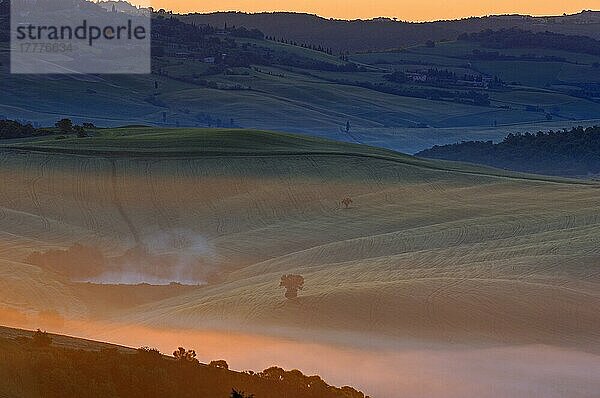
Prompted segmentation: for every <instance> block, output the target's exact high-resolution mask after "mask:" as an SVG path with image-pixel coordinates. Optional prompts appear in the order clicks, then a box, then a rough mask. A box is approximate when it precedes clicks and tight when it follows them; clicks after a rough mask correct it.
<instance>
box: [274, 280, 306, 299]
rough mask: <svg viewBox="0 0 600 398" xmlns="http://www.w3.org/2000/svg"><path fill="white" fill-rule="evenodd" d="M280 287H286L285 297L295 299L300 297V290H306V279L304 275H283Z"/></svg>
mask: <svg viewBox="0 0 600 398" xmlns="http://www.w3.org/2000/svg"><path fill="white" fill-rule="evenodd" d="M279 287H285V289H286V290H285V297H286V298H288V299H293V298H296V297H298V290H302V289H303V288H304V277H303V276H302V275H293V274H289V275H283V276H282V277H281V282H280V283H279Z"/></svg>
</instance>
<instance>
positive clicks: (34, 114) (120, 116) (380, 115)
mask: <svg viewBox="0 0 600 398" xmlns="http://www.w3.org/2000/svg"><path fill="white" fill-rule="evenodd" d="M1 10H2V8H0V11H1ZM259 16H260V15H258V16H247V17H248V18H250V17H252V18H254V17H256V18H258V17H259ZM1 17H2V16H1V15H0V18H1ZM240 17H241V16H240ZM588 17H589V21H588V22H586V23H583V22H585V21H586V18H588ZM269 18H270V19H275V20H276V21H279V20H280V19H281V21H287V19H288V18H292V19H294V18H301V16H297V15H292V16H287V15H279V14H274V15H269ZM310 18H313V17H310ZM314 18H316V17H314ZM563 18H565V19H563ZM569 18H572V19H574V21H575V22H573V23H571V22H568V23H567V22H565V21H570V20H571V19H569ZM577 18H579V19H577ZM594 18H595V13H584V14H581V15H579V16H572V17H557V18H556V21H557V22H556V23H555V24H552V23H548V24H543V26H559V27H564V26H567V25H568V26H573V27H574V28H573V31H571V30H568V31H565V32H563V33H567V34H587V33H586V32H579V31H577V29H584V28H586V27H589V26H592V27H593V26H595V25H593V20H594ZM496 19H498V20H500V21H504V20H508V21H515V20H516V21H521V22H519V23H518V24H516V25H515V26H518V27H521V28H523V29H530V30H534V31H535V30H536V29H537V27H539V26H538V25H540V23H539V22H540V21H539V20H538V19H535V18H534V19H531V18H521V17H512V18H511V17H498V18H496ZM496 19H494V18H489V19H485V18H484V19H481V20H479V19H474V20H465V21H449V22H447V23H446V22H444V23H446V24H448V25H449V26H457V27H462V26H463V25H464V26H465V28H464V29H463V28H456V29H457V30H456V33H457V34H456V35H445V36H446V38H447V39H448V41H443V42H442V41H437V42H436V43H435V46H434V47H430V46H428V45H422V44H418V43H415V45H414V46H411V47H404V46H400V47H403V48H402V49H398V46H394V48H396V49H395V50H392V51H383V50H377V48H378V47H376V46H375V47H372V48H370V49H369V51H368V52H363V53H351V54H347V55H344V57H343V59H341V58H340V57H339V56H338V55H337V54H335V53H331V52H329V51H327V49H325V50H323V49H321V51H319V49H318V47H315V48H316V49H314V48H312V47H311V46H307V44H306V43H303V42H301V41H294V40H292V39H291V38H290V39H285V41H284V42H282V40H281V38H280V37H272V34H268V33H266V32H267V31H265V34H268V35H269V36H270V37H269V39H268V40H267V39H265V38H262V39H261V36H260V35H261V34H262V33H259V34H256V32H255V33H252V34H250V33H248V31H247V30H246V31H240V30H239V29H241V28H239V26H240V25H237V26H238V27H236V28H234V27H233V25H232V24H229V25H228V28H227V29H228V30H225V31H223V29H222V28H221V26H223V24H221V23H220V22H219V24H217V23H216V22H215V26H204V25H196V26H192V25H186V24H183V23H182V22H180V21H179V20H177V19H175V18H171V16H169V15H155V22H154V29H155V33H156V35H155V36H156V39H155V43H154V47H155V49H156V51H155V57H154V58H153V74H152V75H143V76H137V75H136V76H134V75H118V76H110V75H98V76H69V75H65V76H59V75H24V76H19V75H11V74H10V73H9V57H8V46H7V43H5V42H0V76H1V77H2V79H0V118H8V119H13V120H15V119H18V120H20V121H23V122H31V123H33V124H34V125H36V126H51V125H53V124H54V123H55V122H56V121H57V120H59V119H60V118H63V117H69V118H71V119H73V120H74V121H76V122H78V123H81V122H93V123H95V124H96V125H98V126H102V127H115V126H122V125H130V124H135V125H149V126H160V127H177V126H179V127H222V128H232V127H233V128H245V129H257V130H275V131H287V132H292V133H301V134H306V135H313V136H320V137H325V138H330V139H335V140H338V141H347V142H354V143H363V144H368V145H373V146H379V147H385V148H389V149H393V150H398V151H401V152H405V153H416V152H418V151H420V150H423V149H426V148H429V147H431V146H433V145H442V144H451V143H455V142H458V141H461V140H488V139H491V140H499V139H502V138H503V137H504V136H505V135H506V134H508V133H510V132H527V131H537V130H540V129H543V130H549V129H560V128H570V127H574V126H578V125H583V126H588V125H593V124H597V120H598V117H599V116H598V115H599V114H600V105H599V104H598V86H597V84H598V81H597V76H598V73H597V67H596V66H595V65H597V64H598V63H600V58H599V57H598V56H595V55H593V54H582V53H578V52H572V51H567V50H568V49H567V50H555V49H549V48H502V49H501V50H497V49H496V50H494V49H490V48H488V47H487V46H486V45H485V44H484V43H479V42H475V41H465V40H458V41H456V40H455V38H456V37H457V36H458V34H460V33H463V32H474V33H475V32H478V31H479V30H480V29H484V28H486V27H488V25H486V23H487V22H485V21H488V20H490V21H492V20H494V21H495V20H496ZM552 20H553V19H552ZM478 21H479V22H478ZM561 21H562V22H561ZM207 22H210V23H213V22H211V21H207ZM563 22H564V23H563ZM282 23H283V22H282ZM323 23H326V24H328V23H335V24H338V23H339V24H350V25H352V24H359V25H360V24H363V23H364V24H368V25H369V26H371V25H375V26H388V25H390V24H391V25H392V26H400V27H405V28H406V29H417V30H418V29H421V27H422V25H421V24H401V23H396V22H352V23H350V22H348V23H346V22H340V21H334V22H330V21H325V22H323ZM444 23H442V22H440V24H442V25H443V24H444ZM471 25H473V26H474V27H472V28H466V27H469V26H471ZM491 25H493V27H494V28H495V29H500V28H502V27H510V26H513V24H510V23H509V24H501V23H500V24H498V25H497V26H496V25H495V24H491ZM0 26H8V25H7V24H4V25H2V24H0ZM286 26H289V29H290V31H293V30H294V29H296V28H295V26H296V25H286ZM298 26H304V25H298ZM344 26H345V25H344ZM423 26H425V25H423ZM427 26H428V25H427ZM432 26H438V25H436V24H433V25H432ZM217 27H218V28H217ZM405 28H402V29H405ZM0 29H1V28H0ZM194 29H196V30H194ZM181 31H184V32H188V31H190V32H191V33H189V34H184V35H182V34H181V33H180V32H181ZM594 31H595V30H594ZM377 32H379V31H377ZM192 33H193V34H192ZM253 35H254V36H253ZM374 35H375V33H374ZM590 35H591V36H593V37H595V36H594V35H593V34H592V33H590ZM247 36H250V37H247ZM374 37H376V38H377V40H378V41H383V40H384V39H386V38H387V37H388V35H387V33H385V32H383V33H381V32H379V33H377V35H375V36H374ZM418 37H420V38H421V37H424V35H423V34H422V33H418ZM173 43H178V45H180V46H181V51H180V52H173V51H172V50H170V49H172V44H173ZM215 43H217V44H215ZM386 48H388V47H386ZM494 51H496V52H498V54H497V56H496V58H493V59H489V57H490V53H493V52H494ZM223 54H227V55H226V56H225V57H223V56H222V55H223ZM482 54H483V55H482ZM486 56H487V58H486ZM213 58H214V60H213ZM213 62H214V63H213ZM436 70H437V71H438V72H437V73H438V74H440V73H442V74H446V73H450V74H453V75H452V76H454V78H453V79H451V81H447V80H444V79H442V80H440V79H439V76H438V77H436V76H434V75H435V72H431V71H436ZM540 71H543V73H541V72H540ZM398 73H403V74H404V76H409V79H404V80H403V81H399V80H396V81H394V80H393V79H392V78H391V76H394V74H398ZM432 73H433V74H434V75H432ZM495 78H496V79H501V80H502V81H503V84H501V85H496V86H493V87H489V86H486V84H488V83H484V82H488V81H492V82H493V81H494V79H495ZM348 122H349V125H350V130H349V131H348V132H346V131H345V127H346V126H347V124H348Z"/></svg>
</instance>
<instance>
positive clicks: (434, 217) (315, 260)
mask: <svg viewBox="0 0 600 398" xmlns="http://www.w3.org/2000/svg"><path fill="white" fill-rule="evenodd" d="M119 132H120V130H109V131H106V132H105V136H103V137H97V138H90V139H88V140H85V139H84V140H80V141H73V142H69V141H62V140H61V141H51V142H45V143H44V142H42V143H39V145H40V147H41V146H42V145H50V144H51V146H52V148H54V149H61V148H60V147H61V146H63V147H65V148H70V149H69V150H71V151H72V150H73V146H74V145H82V146H88V148H89V147H93V148H96V149H98V150H100V153H99V154H101V155H102V156H98V157H96V156H86V157H77V156H65V155H64V154H63V155H59V154H46V153H39V152H25V153H23V152H14V151H3V152H2V156H1V163H2V168H1V171H0V173H1V174H2V175H3V177H2V178H3V180H5V181H10V183H9V184H7V185H6V186H5V187H4V189H3V190H2V193H1V194H0V206H1V207H0V209H1V214H2V217H0V231H2V232H1V234H0V237H1V247H2V251H1V252H0V257H1V258H2V259H4V260H6V261H13V262H14V261H21V260H22V259H23V258H24V257H25V256H26V255H27V253H29V252H30V251H31V250H39V249H44V248H50V247H63V246H69V245H71V244H73V243H75V242H82V243H88V244H94V245H98V246H100V247H102V248H103V249H104V250H107V251H112V252H115V253H118V252H120V251H123V250H125V249H127V248H130V247H131V246H132V245H134V244H136V242H137V243H140V242H141V243H144V242H147V241H148V240H149V239H150V240H152V239H153V237H155V236H156V234H157V233H161V234H162V233H165V234H168V233H169V231H187V232H186V233H188V234H191V235H194V236H198V237H201V238H202V239H203V240H204V241H205V242H206V245H207V249H206V252H205V253H202V254H200V255H199V256H200V257H201V258H202V263H201V264H202V265H201V267H207V268H208V269H215V268H218V269H220V270H223V271H225V272H227V274H226V280H225V281H224V282H223V283H220V284H218V285H215V286H210V287H206V288H199V289H197V290H193V291H190V292H188V293H184V294H182V295H180V296H178V297H174V298H171V299H166V300H163V301H161V302H158V303H152V304H148V305H146V306H141V307H138V308H136V309H135V310H133V311H131V312H128V313H127V314H125V315H123V318H122V319H126V320H127V321H135V322H139V323H143V324H150V325H155V324H161V325H171V326H179V327H181V326H184V327H192V328H194V327H200V326H201V325H207V324H214V323H215V322H216V323H217V324H221V325H223V324H224V323H226V324H231V323H233V324H235V325H239V327H243V328H244V329H253V328H257V329H260V328H264V327H267V326H269V325H272V326H282V325H285V326H299V327H306V325H311V327H314V328H333V329H336V330H358V331H368V332H374V333H383V334H389V335H394V336H421V337H423V336H425V337H432V338H443V339H453V340H456V339H459V340H460V339H471V340H473V339H475V340H477V339H481V340H485V341H490V340H492V341H507V342H514V341H521V342H543V343H551V344H560V345H577V346H581V347H584V349H592V348H591V347H594V346H595V347H597V343H598V341H599V339H600V336H599V335H598V332H597V331H598V330H599V329H598V326H599V325H600V319H599V318H598V314H597V312H596V311H595V310H594V309H595V308H597V306H598V305H599V304H600V296H599V295H598V289H597V288H598V283H599V282H600V281H599V280H598V273H597V270H596V267H595V265H594V264H595V263H596V262H597V260H598V258H599V257H600V253H599V252H598V249H597V247H598V245H597V242H598V239H599V238H598V237H599V233H600V230H599V227H598V225H599V224H598V222H599V221H598V217H597V211H596V209H597V207H598V205H600V200H599V199H598V195H597V192H598V187H597V185H596V184H591V183H590V184H581V183H575V182H573V181H568V180H557V179H547V178H543V177H537V176H526V175H517V174H512V173H506V172H503V171H499V170H493V169H486V168H478V167H477V166H473V165H461V164H456V163H441V162H435V161H425V160H421V159H415V158H412V157H408V156H405V155H400V154H395V153H390V152H386V151H382V150H379V149H371V148H360V147H356V146H352V145H347V144H335V143H332V142H324V141H321V140H313V139H307V138H298V137H294V136H289V135H278V134H275V133H264V132H243V131H215V132H209V131H205V130H201V131H197V132H194V131H191V130H186V131H165V132H152V131H144V130H142V132H141V133H140V131H133V130H125V133H126V134H125V135H124V136H122V137H114V138H111V137H110V136H111V135H112V136H114V135H116V134H118V133H119ZM96 145H98V146H97V147H96ZM194 145H196V146H194ZM199 145H203V146H202V147H201V148H200V147H199ZM237 145H243V147H239V146H237ZM182 146H183V147H185V148H187V149H186V151H188V152H189V151H190V150H191V149H194V148H196V149H197V150H198V152H197V153H198V154H199V155H200V156H192V157H190V156H188V157H186V158H180V157H179V156H174V157H163V158H149V157H139V158H130V157H127V156H120V157H107V156H106V155H107V152H105V150H106V149H107V148H111V149H113V150H116V149H118V148H126V149H127V151H132V150H135V151H142V152H144V151H145V150H150V149H151V150H152V151H154V150H155V149H156V148H157V147H164V148H165V150H172V151H175V153H177V150H178V149H177V148H181V147H182ZM217 148H219V150H220V151H223V150H224V148H227V151H229V152H230V154H232V155H235V156H227V155H226V154H224V153H220V154H219V156H206V155H208V154H210V151H207V149H213V150H214V149H217ZM249 149H252V150H253V151H255V152H253V153H247V151H248V150H249ZM325 149H326V150H327V153H328V155H327V156H322V155H319V154H318V153H317V152H318V151H319V150H325ZM295 151H297V152H296V154H292V153H291V152H295ZM240 152H246V153H245V154H244V153H240ZM269 152H270V153H271V154H269ZM282 152H283V153H285V155H283V154H282ZM334 152H337V153H339V155H336V154H334ZM351 152H356V153H358V154H360V156H354V155H352V154H351ZM213 154H214V153H213ZM365 154H368V155H369V156H365ZM256 155H260V156H256ZM273 155H277V156H273ZM345 196H351V197H352V198H353V199H354V204H353V206H352V208H350V209H348V210H345V209H342V208H341V207H340V205H339V201H340V200H341V199H342V198H343V197H345ZM165 250H168V249H165ZM172 250H175V251H179V252H185V249H183V250H182V249H175V248H172ZM3 269H4V268H3ZM9 272H15V271H14V270H12V271H10V270H8V269H7V270H6V273H9ZM285 272H298V273H301V274H303V275H304V276H305V277H306V281H307V283H306V289H305V291H304V292H303V294H302V297H301V298H300V299H299V300H297V301H294V302H286V301H285V300H284V299H283V295H282V292H281V290H280V289H279V288H278V279H279V277H280V276H281V274H282V273H285ZM11 275H12V276H11V277H12V278H15V275H14V274H11ZM16 275H21V271H18V272H17V274H16ZM21 279H22V281H23V283H27V281H28V279H29V277H28V276H26V275H25V274H23V277H22V278H21ZM52 280H53V279H52V278H48V279H47V283H53V282H51V281H52ZM11 283H12V282H11ZM28 289H31V292H32V294H30V295H29V296H27V295H22V296H19V297H20V298H19V299H18V300H16V299H15V298H14V296H12V295H11V294H9V293H7V292H5V291H3V293H2V295H0V298H1V299H2V303H3V304H4V305H5V306H6V305H8V306H10V307H12V308H23V309H25V310H26V311H30V312H31V311H33V312H35V311H37V310H39V309H51V308H54V307H55V304H53V303H51V302H48V301H47V300H46V299H44V298H43V297H45V296H44V295H43V294H42V293H44V294H45V292H46V290H47V289H46V288H44V287H41V286H39V287H37V285H34V286H30V285H28ZM46 293H47V292H46ZM61 305H62V307H61V308H59V309H60V310H63V308H64V307H68V306H73V304H70V302H69V301H68V300H66V299H65V301H64V303H61ZM83 305H84V309H85V303H83ZM77 308H78V307H77ZM89 308H93V306H88V310H89ZM115 311H116V309H115ZM71 312H72V313H80V314H81V313H85V311H79V312H78V311H74V310H71ZM90 315H94V314H93V313H92V314H90ZM117 315H118V313H117V312H115V313H114V316H117ZM235 327H236V328H237V327H238V326H235Z"/></svg>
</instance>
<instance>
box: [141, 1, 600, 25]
mask: <svg viewBox="0 0 600 398" xmlns="http://www.w3.org/2000/svg"><path fill="white" fill-rule="evenodd" d="M133 2H134V3H135V2H136V1H133ZM139 2H144V3H147V2H148V0H145V1H144V0H140V1H139ZM151 4H152V6H153V7H154V8H165V9H168V10H172V11H175V12H181V13H188V12H214V11H244V12H265V11H266V12H271V11H292V12H306V13H310V14H317V15H320V16H323V17H327V18H339V19H370V18H375V17H390V18H398V19H399V20H404V21H415V22H416V21H434V20H440V19H458V18H465V17H471V16H484V15H492V14H528V15H562V14H563V13H567V14H573V13H577V12H580V11H582V10H589V9H595V10H599V9H600V0H571V1H569V2H563V1H557V0H522V1H517V0H454V1H449V0H430V1H427V2H423V1H419V0H380V1H373V0H354V1H349V0H285V1H281V0H151Z"/></svg>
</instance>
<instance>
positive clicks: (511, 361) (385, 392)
mask: <svg viewBox="0 0 600 398" xmlns="http://www.w3.org/2000/svg"><path fill="white" fill-rule="evenodd" d="M89 337H90V338H94V339H99V338H100V339H103V340H108V341H111V342H114V343H120V344H124V345H128V346H132V347H139V346H143V345H149V346H154V347H157V348H159V349H160V350H161V352H163V353H171V352H172V351H173V350H174V349H175V348H176V347H177V346H184V347H186V348H192V349H195V350H196V352H197V353H198V357H199V359H200V361H202V362H208V361H210V360H213V359H225V360H227V361H228V363H229V364H230V367H231V368H232V369H235V370H255V371H257V370H262V369H265V368H267V367H269V366H272V365H277V366H280V367H283V368H285V369H300V370H301V371H302V372H303V373H305V374H318V375H320V376H322V377H323V379H324V380H326V381H327V382H328V383H330V384H334V385H337V386H342V385H352V386H354V387H356V388H359V389H361V390H362V391H363V392H365V393H366V394H369V395H371V396H372V397H373V398H377V397H379V398H384V397H413V398H418V397H423V398H438V397H439V398H459V397H460V398H465V397H477V398H488V397H489V398H505V397H511V398H525V397H527V398H533V397H535V398H540V397H543V398H564V397H568V398H579V397H581V398H583V397H585V398H598V396H599V395H598V392H599V391H600V356H599V355H594V354H590V353H584V352H577V351H572V350H567V349H562V348H555V347H549V346H534V345H529V346H495V347H492V346H487V347H466V346H457V345H454V344H452V345H449V344H437V345H433V344H427V345H425V344H422V343H417V342H414V343H409V342H402V343H400V342H397V341H386V340H382V339H375V338H369V337H368V336H349V335H322V336H320V335H311V336H307V337H305V338H304V340H302V341H300V340H291V339H284V338H276V337H266V336H260V335H253V334H240V333H234V332H216V331H185V330H163V329H160V330H159V329H151V328H144V327H135V326H133V327H127V328H119V329H117V330H112V331H110V332H104V333H103V334H101V335H100V336H98V335H97V334H95V335H91V334H90V336H89ZM325 342H326V343H325Z"/></svg>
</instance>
